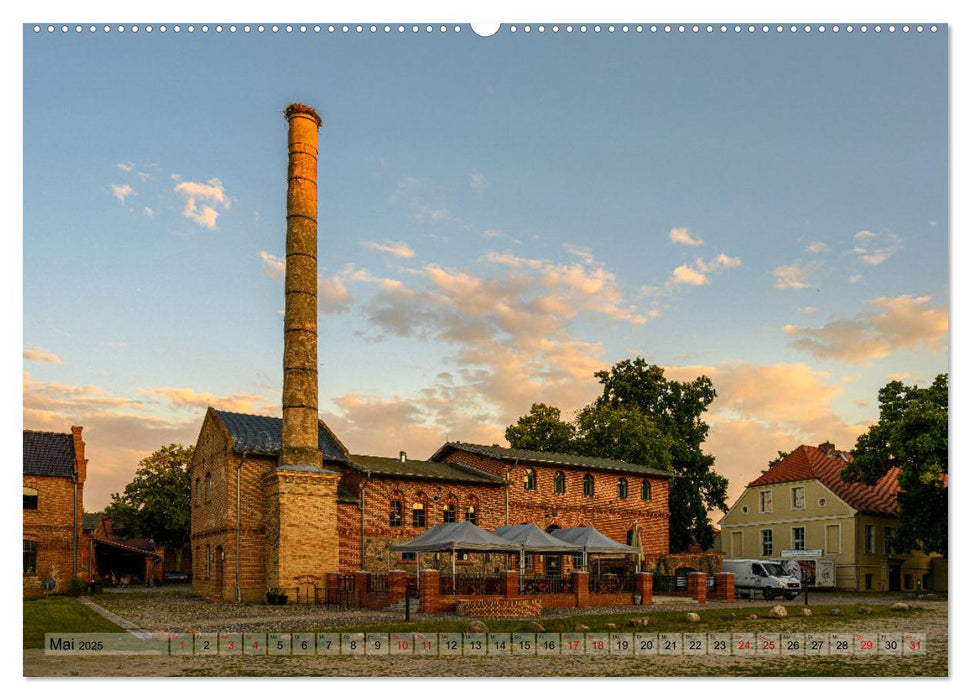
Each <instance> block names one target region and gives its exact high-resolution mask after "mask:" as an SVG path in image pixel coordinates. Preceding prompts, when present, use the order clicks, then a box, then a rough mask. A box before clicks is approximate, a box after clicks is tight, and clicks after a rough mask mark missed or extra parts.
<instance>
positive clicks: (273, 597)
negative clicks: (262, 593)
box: [266, 593, 280, 605]
mask: <svg viewBox="0 0 971 700" xmlns="http://www.w3.org/2000/svg"><path fill="white" fill-rule="evenodd" d="M279 598H280V596H278V595H277V594H276V593H267V594H266V604H267V605H278V604H279V603H278V602H277V600H278V599H279Z"/></svg>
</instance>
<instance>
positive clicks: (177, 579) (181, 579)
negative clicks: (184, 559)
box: [162, 571, 192, 583]
mask: <svg viewBox="0 0 971 700" xmlns="http://www.w3.org/2000/svg"><path fill="white" fill-rule="evenodd" d="M191 580H192V575H191V574H190V573H189V572H188V571H166V572H164V573H163V574H162V583H189V581H191Z"/></svg>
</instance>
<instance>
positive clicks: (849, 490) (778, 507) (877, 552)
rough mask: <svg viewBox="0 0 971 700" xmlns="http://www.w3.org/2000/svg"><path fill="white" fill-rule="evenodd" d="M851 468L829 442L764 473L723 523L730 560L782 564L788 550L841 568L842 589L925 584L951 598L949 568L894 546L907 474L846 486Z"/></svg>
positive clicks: (839, 582)
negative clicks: (813, 554)
mask: <svg viewBox="0 0 971 700" xmlns="http://www.w3.org/2000/svg"><path fill="white" fill-rule="evenodd" d="M851 460H852V457H851V456H850V454H849V453H847V452H843V451H840V450H837V449H836V448H835V446H834V445H833V444H832V443H829V442H825V443H823V444H821V445H819V446H818V447H811V446H809V445H800V446H799V447H797V448H796V449H794V450H793V451H792V452H791V453H790V454H789V455H788V456H787V457H785V459H783V460H781V461H780V462H779V463H778V464H776V465H775V466H773V467H772V468H771V469H768V470H766V471H763V473H762V474H761V475H760V476H759V478H757V479H755V480H754V481H752V482H751V483H750V484H749V485H748V486H747V487H746V488H745V491H744V493H742V495H741V496H740V497H739V499H738V500H737V501H736V502H735V504H734V505H733V506H732V507H731V509H730V510H729V511H728V513H727V514H726V515H725V517H723V518H722V519H721V521H720V525H721V537H720V540H721V551H722V552H723V553H724V556H725V558H726V559H780V558H782V551H783V550H803V551H804V550H817V551H819V555H818V556H816V557H814V558H817V559H821V560H828V561H832V562H833V563H834V565H835V575H836V587H837V588H846V589H855V590H861V591H862V590H873V591H901V590H903V591H907V590H911V591H912V590H915V589H916V588H917V585H918V583H919V584H920V586H921V589H922V590H946V587H947V582H946V581H947V575H946V571H947V569H946V560H944V559H943V558H941V557H939V556H937V555H926V554H922V553H919V552H910V553H901V552H895V551H893V549H892V547H891V546H890V541H891V539H892V537H893V534H894V529H895V528H896V527H897V492H898V490H899V486H898V484H897V476H898V471H899V470H897V469H892V470H891V471H890V472H888V473H887V474H886V475H885V476H884V477H883V478H882V479H880V481H878V482H877V483H876V484H875V485H874V486H866V485H864V484H861V483H854V482H846V481H843V480H842V479H841V478H840V472H841V471H842V470H843V469H844V468H845V467H846V465H847V464H848V463H849V462H850V461H851ZM800 558H801V557H800ZM942 571H943V576H942V575H941V572H942ZM935 573H936V574H937V575H935Z"/></svg>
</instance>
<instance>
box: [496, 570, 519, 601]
mask: <svg viewBox="0 0 971 700" xmlns="http://www.w3.org/2000/svg"><path fill="white" fill-rule="evenodd" d="M499 581H500V585H501V587H502V597H503V598H518V597H519V572H518V571H503V572H502V573H501V574H499Z"/></svg>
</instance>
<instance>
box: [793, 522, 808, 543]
mask: <svg viewBox="0 0 971 700" xmlns="http://www.w3.org/2000/svg"><path fill="white" fill-rule="evenodd" d="M796 530H802V543H801V544H800V543H799V542H798V540H797V539H796ZM792 548H793V549H805V548H806V528H805V527H804V526H800V527H794V528H792Z"/></svg>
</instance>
